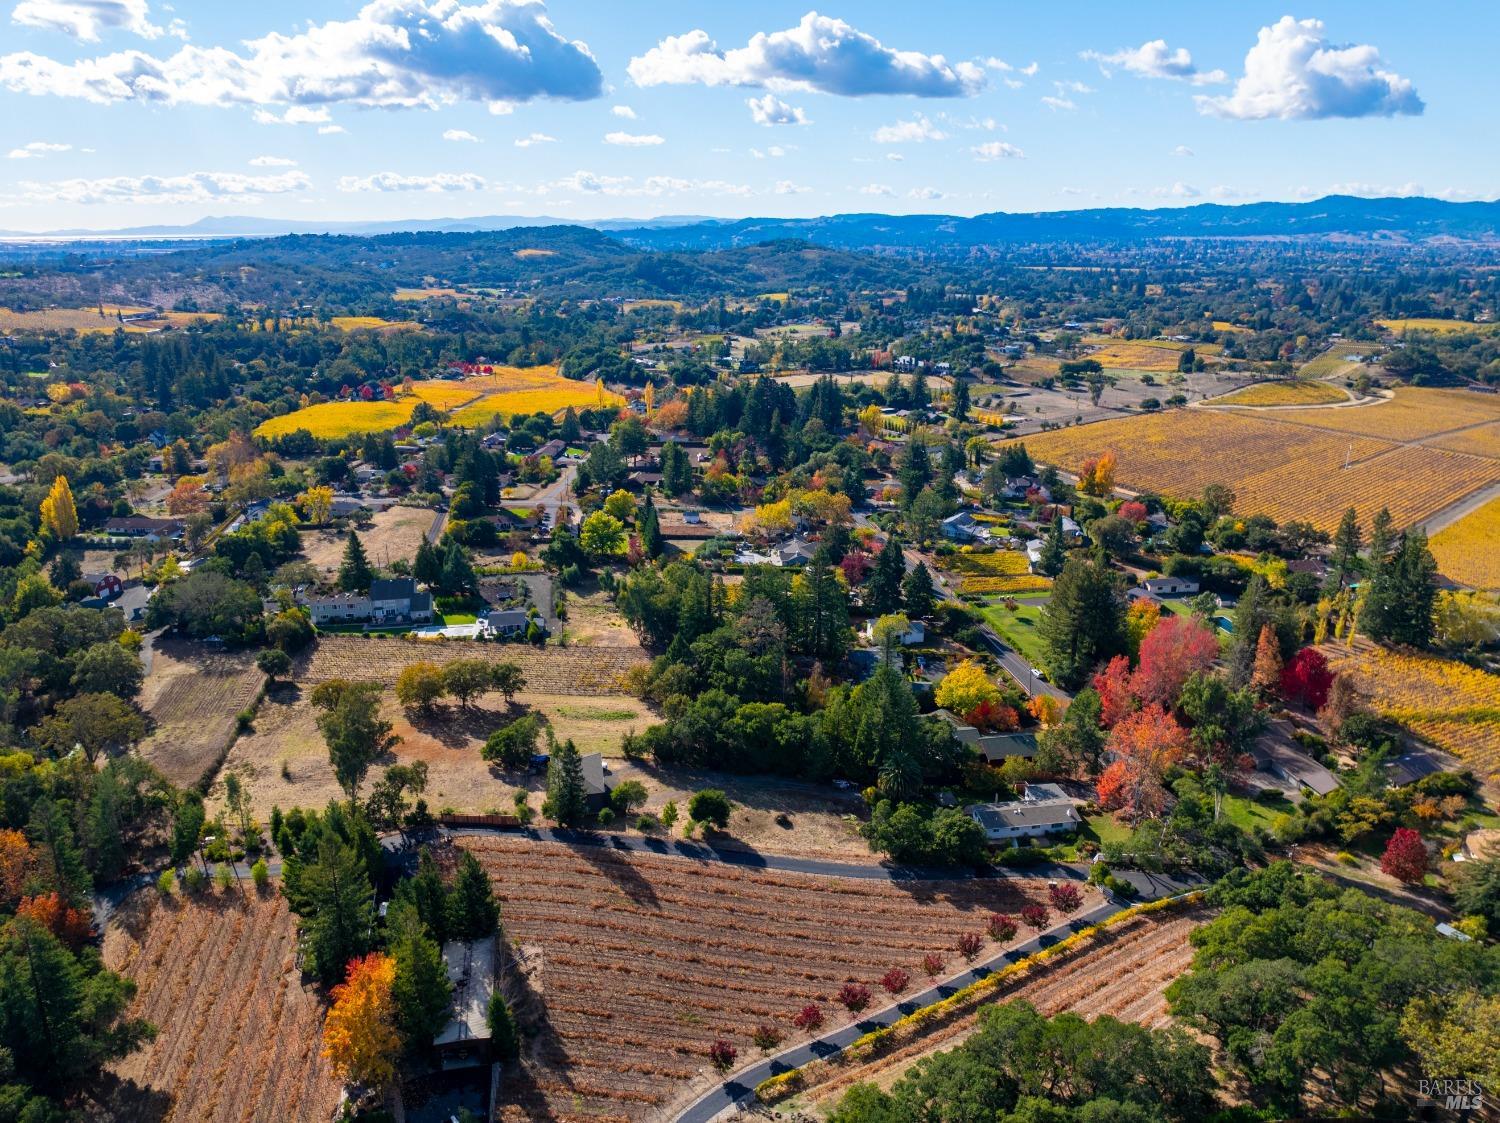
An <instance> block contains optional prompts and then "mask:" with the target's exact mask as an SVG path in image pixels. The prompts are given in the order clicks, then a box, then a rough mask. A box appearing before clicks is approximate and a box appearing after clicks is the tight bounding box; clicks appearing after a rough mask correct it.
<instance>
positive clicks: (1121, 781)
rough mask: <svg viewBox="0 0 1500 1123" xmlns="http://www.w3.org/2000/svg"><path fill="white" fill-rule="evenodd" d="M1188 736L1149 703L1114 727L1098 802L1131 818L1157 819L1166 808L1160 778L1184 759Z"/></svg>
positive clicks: (1180, 727)
mask: <svg viewBox="0 0 1500 1123" xmlns="http://www.w3.org/2000/svg"><path fill="white" fill-rule="evenodd" d="M1190 743H1191V742H1190V741H1189V738H1188V732H1187V730H1186V729H1184V728H1183V727H1182V726H1181V725H1179V724H1178V723H1177V719H1176V718H1174V717H1173V716H1172V715H1171V714H1169V713H1167V711H1166V710H1164V709H1163V708H1162V707H1161V706H1160V705H1159V704H1157V703H1155V702H1153V703H1151V704H1150V705H1149V706H1147V707H1146V708H1145V709H1142V710H1137V711H1136V712H1135V713H1133V714H1130V715H1128V716H1127V717H1125V718H1124V719H1122V720H1121V721H1120V723H1119V724H1118V725H1116V726H1115V727H1114V729H1113V730H1112V731H1111V733H1110V736H1109V749H1110V752H1112V753H1113V754H1114V756H1115V759H1114V761H1113V762H1112V763H1111V764H1110V765H1109V767H1108V768H1106V769H1105V770H1104V772H1103V773H1102V774H1101V775H1100V777H1099V783H1098V792H1099V802H1100V804H1101V805H1103V806H1105V807H1119V808H1123V809H1124V811H1125V812H1126V814H1128V815H1131V816H1140V815H1151V816H1154V815H1160V814H1161V813H1162V811H1163V810H1165V809H1166V805H1167V792H1166V788H1165V787H1164V786H1163V785H1162V777H1163V776H1165V775H1166V772H1167V769H1169V768H1171V767H1172V766H1173V765H1174V764H1177V763H1178V762H1179V761H1181V760H1182V759H1183V757H1185V756H1186V755H1187V751H1188V747H1189V745H1190Z"/></svg>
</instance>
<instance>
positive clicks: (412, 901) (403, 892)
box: [395, 846, 448, 943]
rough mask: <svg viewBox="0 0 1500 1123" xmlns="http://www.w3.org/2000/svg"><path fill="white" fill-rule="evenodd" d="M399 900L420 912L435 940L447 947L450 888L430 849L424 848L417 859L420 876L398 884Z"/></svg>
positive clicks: (419, 914)
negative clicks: (445, 883)
mask: <svg viewBox="0 0 1500 1123" xmlns="http://www.w3.org/2000/svg"><path fill="white" fill-rule="evenodd" d="M395 896H396V900H397V901H398V902H401V903H403V904H409V905H410V906H411V907H412V908H413V909H414V910H415V911H416V914H417V918H418V919H419V920H420V921H421V922H422V924H423V926H424V927H425V928H426V929H427V931H428V933H430V934H431V936H432V938H433V939H434V940H436V941H438V943H443V942H444V941H446V940H447V939H448V887H447V886H446V885H444V884H443V875H442V874H441V873H440V872H439V871H438V868H437V863H436V862H435V861H433V859H432V851H431V850H429V849H428V848H427V847H425V846H424V847H422V851H421V853H420V854H419V855H418V856H417V872H416V873H414V874H413V875H412V876H411V877H407V878H403V879H402V880H401V881H399V882H397V884H396V894H395Z"/></svg>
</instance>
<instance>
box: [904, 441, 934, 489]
mask: <svg viewBox="0 0 1500 1123" xmlns="http://www.w3.org/2000/svg"><path fill="white" fill-rule="evenodd" d="M896 478H897V479H898V480H899V481H900V483H901V504H902V506H904V507H910V506H911V505H912V504H913V503H915V502H916V501H917V496H918V495H921V494H922V489H923V488H924V487H926V486H927V485H928V484H929V483H931V482H932V461H931V459H930V458H929V457H928V455H927V446H926V445H925V444H923V443H922V442H921V441H919V440H917V439H916V437H915V436H913V437H911V438H910V439H909V440H908V441H907V442H906V453H905V455H904V456H903V457H902V458H901V468H900V471H898V472H897V474H896Z"/></svg>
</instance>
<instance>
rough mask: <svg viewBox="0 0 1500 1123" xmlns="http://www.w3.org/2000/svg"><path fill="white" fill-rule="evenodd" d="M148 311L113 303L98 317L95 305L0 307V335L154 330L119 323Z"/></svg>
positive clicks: (85, 333)
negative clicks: (23, 309) (31, 308)
mask: <svg viewBox="0 0 1500 1123" xmlns="http://www.w3.org/2000/svg"><path fill="white" fill-rule="evenodd" d="M150 311H151V309H149V308H133V307H121V306H119V305H115V304H106V305H104V306H103V314H102V315H101V313H100V308H99V306H98V305H95V306H94V307H92V308H43V309H39V310H36V311H30V312H16V311H12V310H11V309H9V308H0V332H20V331H76V332H78V333H79V334H80V335H87V334H89V333H92V332H112V331H115V330H116V329H120V328H123V329H124V330H125V331H128V332H136V333H139V332H144V331H148V330H154V329H151V328H147V327H144V326H136V325H134V324H126V323H123V322H122V321H121V319H120V317H122V316H143V315H145V314H146V313H148V312H150ZM157 326H158V327H159V326H160V325H157Z"/></svg>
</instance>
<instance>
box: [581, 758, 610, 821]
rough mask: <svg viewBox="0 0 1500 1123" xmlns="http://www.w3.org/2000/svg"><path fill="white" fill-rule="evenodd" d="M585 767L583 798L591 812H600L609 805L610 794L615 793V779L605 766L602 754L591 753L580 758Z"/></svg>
mask: <svg viewBox="0 0 1500 1123" xmlns="http://www.w3.org/2000/svg"><path fill="white" fill-rule="evenodd" d="M578 763H579V764H581V765H582V766H583V798H584V802H585V803H587V804H588V808H589V810H590V811H594V812H599V811H602V810H603V809H604V808H605V807H607V806H608V805H609V793H610V792H612V791H614V788H615V778H614V777H613V776H611V775H610V774H609V772H608V770H607V769H606V768H605V766H604V757H603V755H601V754H600V753H589V754H587V755H586V756H583V757H580V758H579V761H578Z"/></svg>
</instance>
